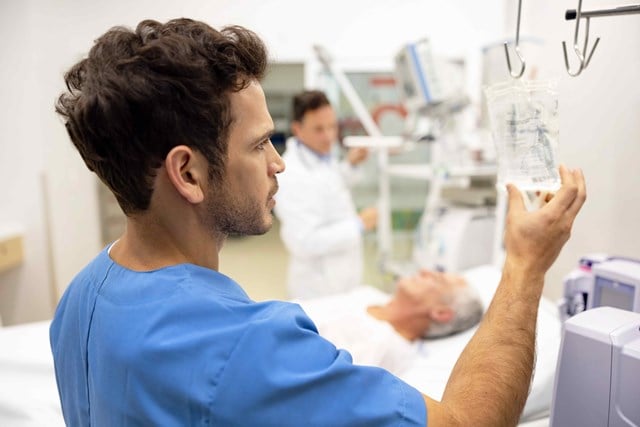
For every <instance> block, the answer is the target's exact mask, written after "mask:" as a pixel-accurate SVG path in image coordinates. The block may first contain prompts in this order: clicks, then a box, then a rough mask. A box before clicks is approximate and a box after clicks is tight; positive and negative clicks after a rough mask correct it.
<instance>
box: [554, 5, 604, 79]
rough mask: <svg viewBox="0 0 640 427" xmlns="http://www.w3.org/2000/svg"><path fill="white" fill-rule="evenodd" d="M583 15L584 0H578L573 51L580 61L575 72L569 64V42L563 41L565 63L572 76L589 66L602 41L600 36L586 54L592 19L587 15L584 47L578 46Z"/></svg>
mask: <svg viewBox="0 0 640 427" xmlns="http://www.w3.org/2000/svg"><path fill="white" fill-rule="evenodd" d="M581 15H582V0H578V9H576V28H575V31H574V33H573V51H574V52H575V53H576V55H577V56H578V61H579V63H578V69H577V70H576V71H574V72H572V71H571V69H570V68H571V66H570V65H569V56H568V55H567V44H566V43H565V42H564V41H563V42H562V51H563V53H564V65H565V67H566V68H567V73H569V75H570V76H572V77H576V76H578V75H580V73H581V72H582V70H584V69H586V68H587V66H588V65H589V62H590V61H591V57H592V56H593V52H595V50H596V47H598V43H599V42H600V37H598V38H597V39H596V42H595V43H594V44H593V48H591V52H590V53H589V55H586V53H587V51H588V47H589V21H590V19H591V18H590V17H586V18H585V19H586V20H587V26H586V28H585V35H584V45H583V48H582V49H580V48H579V47H578V32H579V30H580V18H581V17H582V16H581Z"/></svg>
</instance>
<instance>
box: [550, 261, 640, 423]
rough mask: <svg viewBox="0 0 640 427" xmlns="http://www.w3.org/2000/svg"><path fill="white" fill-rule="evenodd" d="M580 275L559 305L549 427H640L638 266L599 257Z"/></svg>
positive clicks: (572, 276) (571, 278) (567, 285)
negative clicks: (559, 326)
mask: <svg viewBox="0 0 640 427" xmlns="http://www.w3.org/2000/svg"><path fill="white" fill-rule="evenodd" d="M580 270H581V272H578V274H576V272H572V274H570V275H569V277H568V280H565V301H564V302H565V303H566V302H569V304H568V305H567V304H565V305H563V304H561V305H560V308H561V315H563V316H564V317H568V318H567V320H566V321H565V322H564V325H563V334H562V343H561V346H560V353H559V356H558V364H557V369H556V377H555V384H554V395H553V402H552V406H551V424H550V425H551V426H552V427H565V426H567V427H571V426H580V427H590V426H593V427H604V426H610V427H622V426H625V427H627V426H637V427H640V262H638V261H633V260H628V259H615V258H610V259H604V258H602V257H598V259H597V262H593V263H590V265H589V268H585V265H583V264H582V263H581V268H580ZM582 273H584V274H582ZM567 289H568V290H569V291H567ZM576 301H577V302H576ZM580 301H582V302H580ZM567 307H573V309H577V310H573V309H572V310H571V311H575V313H568V312H567V311H566V309H567ZM563 309H564V310H565V311H564V312H563ZM572 314H575V315H572ZM569 316H570V317H569Z"/></svg>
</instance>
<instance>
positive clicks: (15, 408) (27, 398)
mask: <svg viewBox="0 0 640 427" xmlns="http://www.w3.org/2000/svg"><path fill="white" fill-rule="evenodd" d="M64 425H65V424H64V419H63V418H62V411H61V409H60V400H59V398H58V390H57V388H56V379H55V373H54V370H53V357H52V355H51V349H50V347H49V321H46V322H37V323H29V324H24V325H18V326H9V327H4V328H0V426H7V427H42V426H52V427H57V426H64Z"/></svg>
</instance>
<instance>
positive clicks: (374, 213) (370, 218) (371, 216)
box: [359, 207, 378, 231]
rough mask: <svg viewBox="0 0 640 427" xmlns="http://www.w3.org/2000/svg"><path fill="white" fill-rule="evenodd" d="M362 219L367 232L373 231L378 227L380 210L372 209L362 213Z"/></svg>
mask: <svg viewBox="0 0 640 427" xmlns="http://www.w3.org/2000/svg"><path fill="white" fill-rule="evenodd" d="M359 216H360V219H361V220H362V224H363V225H364V229H365V231H369V230H373V229H374V228H376V226H377V225H378V209H376V208H373V207H370V208H365V209H363V210H361V211H360V214H359Z"/></svg>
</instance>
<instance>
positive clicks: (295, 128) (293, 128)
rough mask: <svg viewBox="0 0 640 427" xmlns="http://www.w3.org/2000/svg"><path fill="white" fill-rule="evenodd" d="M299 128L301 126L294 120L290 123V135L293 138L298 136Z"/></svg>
mask: <svg viewBox="0 0 640 427" xmlns="http://www.w3.org/2000/svg"><path fill="white" fill-rule="evenodd" d="M300 126H301V123H300V122H299V121H297V120H294V121H292V122H291V133H292V134H293V135H294V136H298V135H300Z"/></svg>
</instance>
